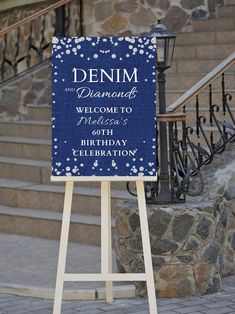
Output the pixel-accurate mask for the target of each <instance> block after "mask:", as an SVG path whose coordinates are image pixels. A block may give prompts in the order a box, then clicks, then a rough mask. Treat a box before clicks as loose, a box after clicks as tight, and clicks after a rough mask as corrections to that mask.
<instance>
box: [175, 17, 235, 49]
mask: <svg viewBox="0 0 235 314" xmlns="http://www.w3.org/2000/svg"><path fill="white" fill-rule="evenodd" d="M234 16H235V14H234ZM175 43H176V47H180V46H195V45H200V46H202V45H205V46H207V45H215V44H217V47H218V44H231V43H235V31H234V30H231V31H210V32H205V31H203V32H197V33H196V32H191V33H179V34H177V36H176V42H175Z"/></svg>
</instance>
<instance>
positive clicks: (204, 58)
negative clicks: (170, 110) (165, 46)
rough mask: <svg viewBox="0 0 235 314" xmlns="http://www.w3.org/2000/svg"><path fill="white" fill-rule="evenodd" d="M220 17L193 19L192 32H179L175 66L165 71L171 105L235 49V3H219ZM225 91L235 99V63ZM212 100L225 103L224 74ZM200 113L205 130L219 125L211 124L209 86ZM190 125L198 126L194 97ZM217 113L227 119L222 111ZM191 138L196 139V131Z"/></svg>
mask: <svg viewBox="0 0 235 314" xmlns="http://www.w3.org/2000/svg"><path fill="white" fill-rule="evenodd" d="M216 15H217V18H211V19H207V20H195V21H193V32H191V33H180V34H177V37H176V47H175V52H174V59H173V64H172V67H171V68H170V69H169V70H168V71H166V103H167V105H171V104H172V103H173V102H174V101H175V100H176V99H178V98H179V97H180V96H181V95H183V94H184V93H185V92H186V91H187V90H188V89H189V88H191V87H192V86H193V85H194V84H195V83H197V82H198V81H199V80H200V79H201V78H203V77H204V76H205V75H206V74H207V73H208V72H209V71H211V70H212V69H213V68H214V67H215V66H217V65H218V64H219V63H220V62H221V61H223V60H224V59H225V58H226V57H228V56H229V55H230V54H231V53H232V52H234V51H235V6H225V7H218V8H217V12H216ZM225 86H226V92H229V93H230V94H231V95H232V97H233V98H232V99H233V100H234V99H235V66H232V67H230V68H229V69H228V70H227V71H226V72H225ZM212 89H213V95H212V101H213V104H217V105H221V104H222V95H221V77H218V79H216V81H215V82H213V84H212ZM199 103H200V115H203V116H205V117H206V118H207V123H206V126H205V130H206V132H207V134H209V133H210V132H211V131H214V132H215V136H214V139H215V140H216V139H217V136H219V134H218V129H216V128H214V127H211V126H210V125H209V123H208V121H209V111H208V107H209V90H208V88H205V90H203V91H202V92H201V93H200V95H199ZM232 103H233V101H232V102H231V105H232V106H231V111H232V113H233V114H235V106H234V104H232ZM186 114H187V125H190V126H192V127H193V126H195V121H196V111H195V98H194V100H193V101H192V102H191V104H190V105H188V106H187V107H186ZM217 117H218V118H219V119H221V120H224V118H223V113H222V112H219V113H217ZM191 139H192V140H194V141H196V142H197V136H196V134H193V135H192V136H191Z"/></svg>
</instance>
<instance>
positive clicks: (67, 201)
mask: <svg viewBox="0 0 235 314" xmlns="http://www.w3.org/2000/svg"><path fill="white" fill-rule="evenodd" d="M72 197H73V182H66V186H65V197H64V210H63V220H62V227H61V237H60V249H59V260H58V268H57V278H56V288H55V300H54V310H53V314H60V313H61V303H62V296H63V287H64V273H65V265H66V256H67V248H68V238H69V226H70V217H71V207H72Z"/></svg>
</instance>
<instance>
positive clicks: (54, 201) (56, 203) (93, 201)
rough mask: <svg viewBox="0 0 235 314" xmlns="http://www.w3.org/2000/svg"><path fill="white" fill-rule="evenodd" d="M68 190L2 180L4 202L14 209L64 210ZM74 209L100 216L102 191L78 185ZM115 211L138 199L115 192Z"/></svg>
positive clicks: (1, 193)
mask: <svg viewBox="0 0 235 314" xmlns="http://www.w3.org/2000/svg"><path fill="white" fill-rule="evenodd" d="M64 190H65V187H64V185H63V186H59V185H52V184H48V185H46V184H33V183H32V182H25V181H19V180H9V179H0V202H1V204H2V205H6V206H10V207H20V208H30V209H34V210H42V209H43V210H49V211H57V212H61V211H62V210H63V201H64ZM73 195H74V196H73V204H72V208H73V210H74V211H75V212H76V213H79V214H85V215H99V214H100V188H87V187H82V186H79V183H76V184H75V188H74V194H73ZM111 195H112V202H111V205H112V209H113V211H114V210H115V207H116V205H117V203H118V202H120V201H123V200H128V199H134V197H133V196H131V195H130V194H129V193H128V192H127V191H126V190H114V189H112V193H111Z"/></svg>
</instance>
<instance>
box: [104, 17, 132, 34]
mask: <svg viewBox="0 0 235 314" xmlns="http://www.w3.org/2000/svg"><path fill="white" fill-rule="evenodd" d="M126 27H127V20H126V19H125V17H123V16H122V15H120V14H115V15H113V16H112V17H110V18H109V19H108V20H106V21H105V22H104V23H103V24H102V25H101V28H102V30H103V31H104V32H105V34H108V35H113V36H114V35H116V34H117V33H118V32H120V31H122V30H124V29H125V28H126Z"/></svg>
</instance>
